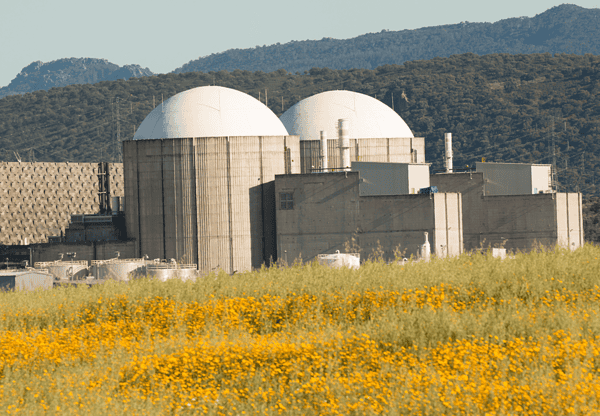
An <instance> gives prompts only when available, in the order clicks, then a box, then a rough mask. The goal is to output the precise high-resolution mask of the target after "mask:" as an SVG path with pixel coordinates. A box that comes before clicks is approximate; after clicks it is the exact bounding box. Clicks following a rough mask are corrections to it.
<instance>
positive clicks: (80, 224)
mask: <svg viewBox="0 0 600 416" xmlns="http://www.w3.org/2000/svg"><path fill="white" fill-rule="evenodd" d="M126 238H127V235H126V232H125V216H124V215H123V214H122V213H121V215H118V214H116V215H71V223H70V224H69V227H67V228H66V229H65V236H64V238H63V240H64V241H65V242H67V243H78V242H84V241H120V240H125V239H126Z"/></svg>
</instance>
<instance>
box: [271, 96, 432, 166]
mask: <svg viewBox="0 0 600 416" xmlns="http://www.w3.org/2000/svg"><path fill="white" fill-rule="evenodd" d="M340 119H343V120H346V122H347V126H348V127H347V135H348V139H349V140H348V141H349V143H348V146H349V148H348V151H349V157H350V161H351V162H354V161H364V162H397V163H425V141H424V139H423V138H419V137H414V136H413V134H412V132H411V131H410V128H409V127H408V125H407V124H406V123H405V122H404V120H402V118H401V117H400V116H399V115H398V114H397V113H396V112H395V111H394V110H392V109H391V108H389V107H388V106H387V105H385V104H383V103H382V102H381V101H379V100H377V99H375V98H373V97H369V96H368V95H364V94H360V93H357V92H353V91H326V92H323V93H320V94H316V95H313V96H311V97H308V98H306V99H304V100H302V101H300V102H298V103H297V104H295V105H294V106H292V107H291V108H290V109H289V110H287V111H286V112H285V113H284V114H283V115H282V116H281V121H282V122H283V124H284V125H285V127H286V129H287V131H288V132H289V134H293V135H298V136H299V137H300V159H301V173H311V172H314V171H316V172H320V171H323V170H325V169H327V168H330V169H338V170H339V169H340V168H342V167H343V166H342V165H343V163H342V160H341V157H340V151H339V143H338V135H339V131H338V122H339V120H340ZM321 132H323V134H324V136H325V137H326V139H325V140H324V141H323V143H325V142H326V143H327V149H323V147H324V146H323V145H322V142H321V138H322V135H321ZM322 154H326V155H327V159H326V163H324V161H323V160H322V158H321V155H322Z"/></svg>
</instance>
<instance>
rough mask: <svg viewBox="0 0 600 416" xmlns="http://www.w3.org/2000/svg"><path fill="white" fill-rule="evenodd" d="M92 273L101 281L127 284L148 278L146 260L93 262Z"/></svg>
mask: <svg viewBox="0 0 600 416" xmlns="http://www.w3.org/2000/svg"><path fill="white" fill-rule="evenodd" d="M91 273H92V276H94V277H95V278H96V279H99V280H108V279H110V280H118V281H122V282H127V281H129V280H131V279H135V278H137V277H144V276H146V261H145V260H144V259H112V260H93V261H92V267H91Z"/></svg>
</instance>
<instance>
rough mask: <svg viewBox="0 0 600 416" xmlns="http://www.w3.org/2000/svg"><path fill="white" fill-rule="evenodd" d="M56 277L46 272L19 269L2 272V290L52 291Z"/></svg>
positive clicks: (0, 284)
mask: <svg viewBox="0 0 600 416" xmlns="http://www.w3.org/2000/svg"><path fill="white" fill-rule="evenodd" d="M53 284H54V277H53V276H52V275H51V274H49V273H48V272H47V271H45V270H34V269H19V270H14V269H13V270H2V271H0V290H3V291H12V290H36V289H52V286H53Z"/></svg>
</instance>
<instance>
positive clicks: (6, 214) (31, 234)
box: [0, 162, 123, 245]
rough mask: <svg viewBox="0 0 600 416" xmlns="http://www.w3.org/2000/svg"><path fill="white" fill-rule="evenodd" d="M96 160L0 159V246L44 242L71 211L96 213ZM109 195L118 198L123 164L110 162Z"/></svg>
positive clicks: (63, 224) (56, 232)
mask: <svg viewBox="0 0 600 416" xmlns="http://www.w3.org/2000/svg"><path fill="white" fill-rule="evenodd" d="M97 174H98V164H97V163H18V162H0V244H6V245H15V244H21V243H22V242H24V240H25V239H27V241H28V243H30V244H31V243H41V242H44V241H47V238H48V236H51V235H60V233H61V232H64V230H65V228H66V227H67V226H68V225H69V220H70V218H71V215H73V214H95V213H97V212H98V176H97ZM110 178H111V179H110V187H111V193H112V195H113V196H123V165H122V164H121V163H116V164H111V167H110Z"/></svg>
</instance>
